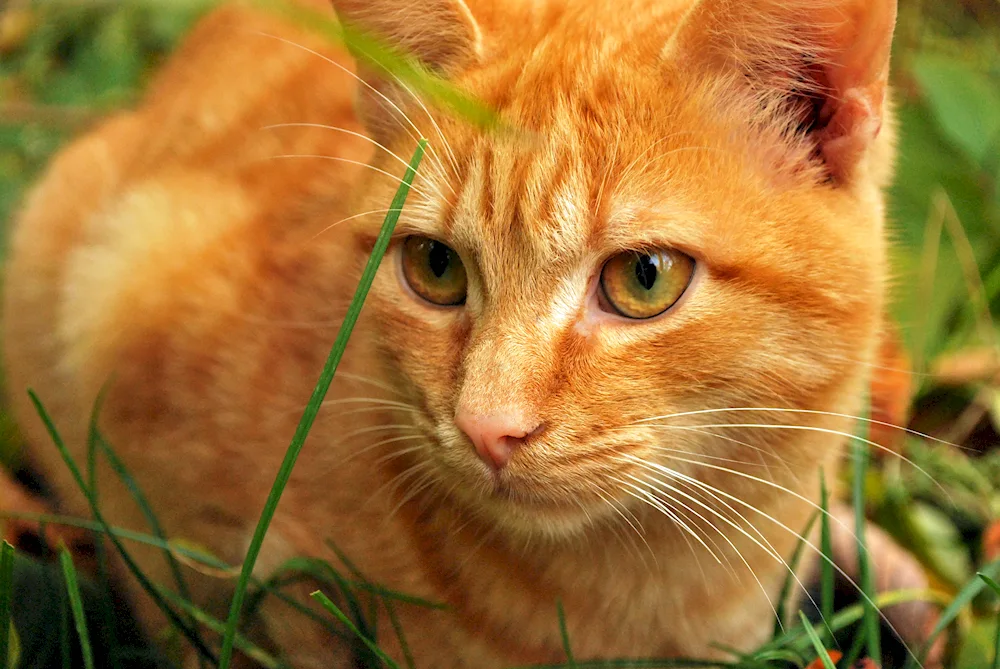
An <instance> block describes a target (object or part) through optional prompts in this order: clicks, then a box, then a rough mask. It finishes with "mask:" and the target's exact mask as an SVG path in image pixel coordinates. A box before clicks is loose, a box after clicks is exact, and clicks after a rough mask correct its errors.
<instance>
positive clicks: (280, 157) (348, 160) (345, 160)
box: [271, 153, 430, 199]
mask: <svg viewBox="0 0 1000 669" xmlns="http://www.w3.org/2000/svg"><path fill="white" fill-rule="evenodd" d="M271 158H273V159H274V160H283V159H288V158H305V159H315V160H332V161H333V162H336V163H347V164H348V165H357V166H358V167H364V168H366V169H369V170H371V171H373V172H377V173H379V174H381V175H383V176H387V177H389V178H390V179H392V180H393V181H395V182H397V183H406V182H404V181H403V180H402V179H400V178H399V177H397V176H396V175H395V174H390V173H389V172H386V171H385V170H383V169H380V168H378V167H375V166H374V165H370V164H368V163H366V162H364V161H363V160H354V159H352V158H341V157H340V156H326V155H323V154H319V153H283V154H280V155H277V156H271ZM409 188H410V190H412V191H413V192H414V193H417V194H419V195H422V196H424V197H425V198H428V199H430V197H429V196H428V195H427V193H426V192H424V191H423V190H421V189H420V188H417V187H416V186H415V185H413V184H410V185H409Z"/></svg>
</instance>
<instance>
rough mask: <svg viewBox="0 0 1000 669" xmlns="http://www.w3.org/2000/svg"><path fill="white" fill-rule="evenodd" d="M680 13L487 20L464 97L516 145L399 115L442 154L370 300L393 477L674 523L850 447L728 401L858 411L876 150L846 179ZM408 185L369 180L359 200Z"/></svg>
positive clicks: (472, 500) (563, 510)
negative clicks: (683, 514) (395, 402)
mask: <svg viewBox="0 0 1000 669" xmlns="http://www.w3.org/2000/svg"><path fill="white" fill-rule="evenodd" d="M671 17H672V18H671ZM712 18H713V17H702V18H701V19H700V20H703V21H709V20H711V19H712ZM677 20H678V17H677V16H676V11H673V12H672V10H671V11H663V12H659V13H656V15H655V16H654V12H652V10H650V12H649V15H648V16H646V18H645V19H641V18H639V17H636V18H634V19H633V20H631V21H626V20H623V19H622V18H621V17H618V18H616V19H615V20H605V21H603V22H602V14H601V11H600V10H599V9H595V10H591V11H573V12H570V11H567V12H565V13H563V14H559V13H558V12H557V13H556V15H554V17H552V16H549V17H546V18H545V20H544V25H543V26H542V27H539V26H537V25H535V27H534V28H525V29H524V30H522V31H510V30H509V29H507V31H506V32H505V31H504V30H494V31H493V32H491V31H490V29H489V27H488V26H487V27H484V28H482V30H483V33H482V39H483V40H484V43H485V44H487V45H489V47H488V48H487V49H485V51H484V53H486V54H487V55H485V56H483V57H482V58H480V59H479V60H477V61H475V62H474V63H472V64H466V65H465V66H464V67H462V68H460V69H459V71H458V72H457V73H456V74H455V75H454V80H455V81H456V82H457V83H458V84H459V85H462V86H464V87H465V88H467V89H468V90H469V91H471V92H472V93H473V94H475V95H477V96H479V97H481V98H482V99H483V100H485V101H486V102H487V103H490V104H492V105H494V106H495V108H496V109H497V110H498V111H499V112H500V114H501V117H502V118H503V120H504V122H505V123H506V124H508V125H509V126H511V127H513V128H514V129H515V130H514V131H513V132H505V133H495V132H489V131H480V130H476V129H475V128H471V127H469V126H468V125H465V124H463V123H461V122H459V121H455V120H453V119H451V118H449V117H448V116H446V115H444V114H437V113H435V114H434V123H431V122H430V121H429V117H428V115H427V114H426V113H425V112H424V111H423V110H421V108H420V107H418V106H417V105H416V104H414V103H413V101H412V99H410V100H408V101H407V99H406V98H403V97H401V98H398V99H399V100H400V101H401V102H402V101H407V104H406V105H401V106H402V108H403V109H404V110H405V111H406V112H407V114H408V115H409V116H410V117H411V118H412V119H413V120H414V123H415V124H417V125H418V126H420V129H421V130H422V132H424V133H425V134H426V136H427V137H428V138H429V139H430V141H431V144H432V146H433V148H434V151H433V153H431V154H429V155H428V157H427V158H426V159H425V162H424V165H423V167H422V168H421V171H420V173H419V175H418V178H417V181H416V187H415V189H414V192H413V193H411V195H410V200H409V202H408V203H407V206H406V208H405V209H404V212H403V214H402V218H401V219H400V222H399V225H398V229H397V235H396V241H395V243H394V244H393V246H392V247H391V249H390V252H389V254H388V255H387V257H386V260H385V262H384V265H383V267H382V270H381V271H380V273H379V277H378V279H377V282H376V285H375V289H374V292H373V294H372V296H371V297H370V298H369V300H370V301H369V305H368V306H367V307H366V308H367V309H371V310H372V311H373V312H374V314H373V315H374V317H375V319H376V322H377V324H378V328H379V346H380V348H381V349H382V350H383V352H384V353H385V354H386V355H385V356H384V357H385V359H386V360H387V363H386V364H387V366H388V370H389V373H390V374H391V376H392V378H393V382H394V383H395V384H397V385H398V387H399V388H400V390H401V391H402V392H403V393H404V394H405V395H406V397H407V401H408V402H409V403H411V404H412V405H413V406H414V407H416V409H417V411H416V412H415V413H414V414H412V416H411V418H412V421H413V424H414V425H415V426H416V427H417V428H419V430H420V432H421V434H422V435H423V437H424V439H423V440H421V442H420V445H419V447H417V448H413V446H412V443H413V442H402V443H405V444H407V445H408V447H407V453H406V455H405V458H404V462H405V463H406V464H405V468H415V469H416V470H418V471H419V474H420V475H419V476H415V477H413V480H424V479H426V480H428V481H433V484H432V485H436V486H439V487H440V489H441V490H442V491H447V492H448V493H449V494H451V495H453V496H454V497H455V498H456V499H458V500H460V501H461V503H463V504H465V505H467V506H468V507H469V508H470V509H472V510H474V511H475V512H477V513H479V514H480V515H482V516H484V517H486V518H487V519H489V520H490V521H492V522H495V523H497V524H500V525H502V526H504V527H508V528H511V529H514V530H518V531H527V532H533V533H534V532H537V533H543V534H548V535H562V534H566V533H572V532H574V531H577V530H579V529H580V528H583V527H586V526H587V525H589V524H592V523H598V522H603V521H604V520H605V519H610V518H615V519H617V520H619V521H626V522H627V519H628V518H630V517H631V518H635V515H634V514H640V513H641V511H640V509H646V510H649V509H651V508H653V509H656V510H657V511H658V512H662V513H663V514H666V515H667V516H668V517H669V516H670V513H668V511H669V512H674V511H673V510H672V509H674V506H673V505H672V504H671V502H670V500H671V498H673V499H674V500H675V501H679V502H683V501H684V500H683V499H681V496H686V495H695V496H698V495H704V494H706V493H705V490H706V489H705V488H701V489H700V492H699V488H698V486H700V485H702V484H700V483H697V482H698V481H702V482H706V483H704V485H712V486H715V487H721V489H722V490H723V491H726V490H728V491H730V492H731V493H733V494H736V495H745V494H746V491H744V492H742V493H741V492H739V491H738V490H737V488H740V485H741V484H743V483H746V480H747V477H749V476H752V477H764V478H768V479H773V480H774V481H776V482H778V483H779V484H780V485H792V482H793V481H796V480H797V479H798V476H799V474H801V473H802V472H803V471H805V470H806V469H809V468H811V469H813V470H814V469H815V468H816V465H817V463H819V462H829V461H830V460H831V454H832V453H835V452H836V450H837V449H838V448H839V443H840V442H841V441H842V439H841V438H840V437H839V436H837V435H834V434H830V433H829V432H821V431H817V430H816V428H818V429H819V430H829V431H837V430H844V429H850V428H849V423H847V422H846V421H845V420H843V419H839V418H830V417H819V416H816V415H813V414H807V413H788V412H770V413H765V412H739V411H735V412H733V411H714V410H718V409H726V408H732V407H737V408H743V407H773V408H793V409H800V410H808V411H813V410H816V411H832V412H847V413H850V412H853V411H856V410H857V406H858V403H859V399H858V392H859V389H860V388H861V384H862V381H863V375H864V372H865V369H864V361H867V360H869V358H870V354H871V349H872V346H873V342H874V338H875V335H876V330H877V327H878V317H879V314H880V311H881V307H882V290H883V286H882V283H883V271H884V270H883V263H884V260H883V248H882V211H881V199H880V195H879V187H880V186H881V183H880V179H881V176H880V174H881V172H882V171H884V167H883V165H882V163H883V162H885V160H883V158H881V157H879V156H878V155H874V154H875V153H876V150H875V149H876V148H877V147H874V145H875V144H877V143H878V141H881V140H875V137H874V136H872V137H870V138H868V139H869V141H870V142H871V143H872V144H873V146H871V147H869V146H866V147H864V150H863V153H862V156H861V158H860V159H858V161H857V162H856V163H853V164H851V165H848V166H846V167H845V166H844V165H840V164H838V163H836V161H835V159H833V158H830V157H829V155H827V154H825V153H824V151H825V149H826V148H827V146H826V145H825V144H824V141H825V139H824V138H823V137H822V136H820V135H819V132H820V131H818V130H816V128H815V127H807V126H810V124H813V125H815V124H816V123H821V122H822V120H820V121H817V120H816V119H813V118H812V117H811V116H809V115H810V114H812V113H813V111H812V108H811V107H809V108H808V109H807V108H806V107H805V106H802V105H798V106H797V105H795V104H794V100H793V101H792V103H789V104H784V103H783V104H774V100H771V99H769V98H767V96H765V95H762V94H761V92H760V90H753V89H751V88H749V87H747V88H742V87H741V86H742V84H741V83H740V82H738V81H737V82H736V83H734V81H733V79H732V77H727V76H726V75H725V73H724V72H723V73H720V74H718V75H717V76H715V77H714V78H713V77H712V76H708V75H707V74H706V73H707V72H716V70H715V69H706V68H703V67H701V66H696V65H695V64H694V63H693V61H692V59H691V57H690V56H691V54H690V53H689V52H688V51H686V49H689V48H691V47H687V46H685V45H684V44H683V39H681V37H678V36H675V35H674V29H675V25H676V23H677ZM696 20H698V19H697V17H695V18H691V17H689V18H688V23H687V24H685V25H684V27H682V28H681V30H682V31H685V30H687V31H694V30H696V29H702V28H704V27H702V28H698V27H692V26H691V25H690V24H691V22H692V21H696ZM643 21H645V23H644V22H643ZM529 23H530V22H529ZM532 25H534V24H532ZM626 30H628V31H631V34H630V35H628V36H627V38H626V36H624V35H622V34H620V33H622V32H624V31H626ZM616 31H617V32H616ZM681 35H683V32H682V33H681ZM490 40H493V42H490ZM504 40H507V41H504ZM489 54H494V55H493V56H490V55H489ZM496 54H503V56H502V57H500V56H498V55H496ZM714 67H715V66H714V65H713V66H712V68H714ZM786 93H787V92H786ZM779 97H780V96H779ZM788 99H792V98H791V97H789V96H788V95H786V102H787V100H788ZM795 99H797V98H795ZM810 103H811V101H810ZM879 104H881V99H879ZM835 111H836V110H834V113H835ZM817 116H819V114H817ZM879 117H880V118H881V116H879ZM388 139H389V140H391V143H390V148H392V149H393V150H394V151H395V152H396V153H398V154H399V155H400V156H401V157H403V158H404V159H405V158H406V157H408V156H409V154H410V153H411V152H412V149H413V146H414V142H413V140H412V138H410V137H408V136H407V135H406V134H405V133H403V132H399V133H396V135H395V136H390V137H389V138H388ZM873 147H874V148H873ZM834 148H836V147H834ZM870 154H871V155H870ZM873 162H878V163H879V164H869V163H873ZM394 165H395V166H394ZM379 166H380V168H382V169H385V170H387V171H392V172H393V173H401V169H399V166H398V163H395V161H394V160H392V159H391V158H390V159H385V160H380V162H379ZM394 187H395V183H394V182H392V181H391V180H390V179H387V178H379V177H374V178H373V179H372V181H371V186H370V192H369V193H368V194H367V196H366V198H365V202H366V204H370V205H371V206H370V207H366V208H370V209H378V208H380V207H385V206H386V203H387V202H388V201H389V199H390V198H391V194H392V191H393V190H394ZM369 227H370V226H369ZM706 410H708V412H706ZM750 424H759V425H785V426H804V427H808V428H809V429H807V430H788V429H780V428H768V429H765V428H763V427H757V428H754V427H750V426H749V425H750ZM720 467H721V468H728V469H733V470H736V471H738V472H741V473H742V474H743V476H742V477H735V476H729V478H726V477H725V476H724V475H723V474H722V473H721V469H718V468H720ZM411 473H412V472H411ZM687 477H691V478H690V479H688V478H687ZM727 481H728V483H727ZM734 481H735V483H734ZM810 492H811V491H810ZM657 507H662V508H657ZM664 509H666V510H664Z"/></svg>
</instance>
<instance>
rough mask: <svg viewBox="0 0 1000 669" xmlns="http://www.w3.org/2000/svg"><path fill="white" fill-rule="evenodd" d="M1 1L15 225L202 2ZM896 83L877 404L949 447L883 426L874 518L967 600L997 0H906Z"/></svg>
mask: <svg viewBox="0 0 1000 669" xmlns="http://www.w3.org/2000/svg"><path fill="white" fill-rule="evenodd" d="M0 2H2V0H0ZM0 7H2V9H0V221H2V222H5V223H6V222H9V221H10V220H11V217H12V215H13V214H14V213H15V212H16V210H17V206H18V203H19V202H20V201H21V199H22V198H23V196H24V193H25V189H26V188H28V187H29V186H30V184H31V182H32V181H33V180H34V179H35V178H37V176H38V175H39V173H40V171H41V170H42V169H43V168H44V166H45V164H46V162H47V161H48V160H49V158H50V157H51V156H52V154H53V153H54V152H55V151H57V150H58V149H59V147H60V146H61V145H62V144H63V143H65V142H66V141H67V140H69V139H70V138H72V137H73V136H74V135H76V134H78V133H80V132H82V131H84V130H86V128H87V127H88V126H90V125H91V124H93V123H94V122H95V120H97V119H100V118H101V117H102V116H103V115H105V114H106V113H108V112H109V111H112V110H114V109H116V108H120V107H123V106H128V105H129V104H131V103H133V102H134V101H135V100H136V99H137V97H138V96H139V94H140V93H141V91H142V89H143V84H144V82H146V81H147V80H148V78H149V76H150V75H151V73H152V72H154V71H155V70H156V67H157V65H158V64H160V63H161V62H162V61H163V59H164V58H165V57H166V56H167V54H169V52H170V50H171V48H172V46H173V45H174V44H175V43H176V41H177V40H178V38H179V37H181V36H182V35H183V34H184V32H185V30H186V29H187V27H188V26H189V25H190V24H191V22H192V21H193V20H195V19H196V17H197V15H198V13H199V11H200V9H199V8H203V7H204V5H203V3H196V4H191V3H189V2H183V1H181V0H169V1H168V0H162V2H142V3H137V2H104V3H100V2H92V1H90V2H84V1H79V2H55V1H52V0H50V1H49V2H41V1H35V2H24V1H18V0H7V3H6V5H3V4H0ZM893 81H894V87H895V105H896V117H897V120H898V124H899V130H900V132H899V136H900V140H899V148H900V151H899V160H898V169H897V172H896V180H895V183H894V185H893V187H892V190H891V198H890V210H889V219H890V221H891V229H892V237H893V242H894V244H893V252H892V255H893V265H894V285H893V303H892V313H893V315H894V317H895V321H896V323H897V324H898V333H897V334H898V336H897V339H898V342H899V345H898V346H888V347H887V349H886V351H885V352H884V353H885V361H884V362H883V365H884V369H882V370H879V371H877V374H876V376H877V383H878V384H879V388H881V391H882V392H884V394H885V396H886V397H890V398H894V401H891V402H888V403H886V404H884V405H876V407H874V410H875V414H874V417H875V418H882V419H885V420H888V421H890V422H903V423H904V424H908V425H909V426H910V427H911V428H913V429H914V430H917V431H920V432H923V433H926V434H929V435H933V436H934V437H936V438H937V439H940V440H943V441H946V442H950V444H951V445H942V444H940V443H936V442H933V441H932V440H930V439H926V438H920V437H916V436H907V435H906V434H905V433H904V432H902V431H900V430H891V429H878V430H876V432H877V434H875V435H873V436H874V437H875V438H876V439H877V440H878V441H880V443H883V444H884V445H885V446H886V447H887V449H889V450H892V451H894V452H896V453H901V454H903V455H905V457H906V458H907V459H908V460H909V461H910V462H907V461H906V460H903V459H901V458H899V457H894V456H892V455H886V454H885V452H883V453H882V455H879V456H876V462H875V466H874V467H873V468H871V470H870V471H869V474H868V479H867V480H866V481H865V488H866V491H867V498H868V502H867V509H866V511H867V513H868V515H869V517H870V518H871V519H872V520H873V521H874V522H876V523H878V524H879V525H880V526H881V527H883V528H884V529H885V530H886V531H887V532H888V533H889V534H890V535H891V536H892V537H894V538H895V539H896V541H897V542H898V543H899V544H900V545H902V546H903V547H905V549H906V550H907V551H909V552H910V553H911V554H912V555H914V556H915V557H916V558H917V559H918V560H919V562H920V564H921V565H922V568H923V569H924V570H925V571H926V573H927V574H928V576H929V578H930V580H931V584H932V587H934V588H935V589H937V590H940V591H941V592H943V593H946V594H948V595H949V596H952V595H954V593H956V592H957V591H958V589H959V588H960V587H961V586H962V585H963V584H964V583H966V582H968V581H969V579H970V578H972V577H973V576H974V574H975V572H976V570H977V569H980V568H982V567H983V565H986V564H987V563H989V562H991V561H994V560H997V559H998V558H1000V521H998V519H1000V448H998V445H1000V436H998V432H1000V345H998V343H1000V327H998V323H1000V0H935V1H934V2H931V1H930V0H923V1H922V2H921V1H919V0H901V4H900V11H899V23H898V28H897V37H896V42H895V50H894V72H893ZM849 224H850V223H849V222H845V225H849ZM6 227H7V226H6V225H5V228H4V229H5V230H6ZM0 252H2V242H0ZM3 317H5V318H16V317H17V315H16V314H4V315H3ZM19 446H20V444H19V437H18V432H17V428H16V426H15V425H14V423H13V422H12V421H11V419H10V418H9V417H8V416H7V415H6V414H5V413H4V412H3V409H2V404H0V463H2V464H3V465H5V466H6V467H7V468H8V469H10V470H11V471H13V472H16V471H17V470H18V468H19ZM917 467H919V469H918V468H917ZM920 470H924V471H925V472H927V473H928V474H930V477H928V476H927V475H925V474H924V473H922V472H921V471H920ZM938 484H940V485H938ZM996 613H997V598H996V597H993V596H989V595H986V594H983V595H981V596H980V597H978V598H977V599H975V600H974V601H973V606H972V607H971V609H970V611H968V612H966V613H964V614H963V615H962V616H961V617H960V618H959V619H958V624H957V626H956V627H955V629H954V632H953V633H952V634H951V635H950V636H949V643H948V648H947V652H946V658H947V666H949V667H954V668H955V669H979V668H983V669H986V668H987V667H991V666H992V667H995V666H997V665H995V664H993V652H994V651H993V645H994V638H995V637H994V634H995V626H996V619H997V618H996Z"/></svg>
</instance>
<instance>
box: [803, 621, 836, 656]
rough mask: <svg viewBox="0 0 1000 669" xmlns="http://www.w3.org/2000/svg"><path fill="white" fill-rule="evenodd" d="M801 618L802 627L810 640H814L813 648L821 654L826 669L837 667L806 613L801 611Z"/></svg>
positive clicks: (817, 653)
mask: <svg viewBox="0 0 1000 669" xmlns="http://www.w3.org/2000/svg"><path fill="white" fill-rule="evenodd" d="M799 619H801V620H802V627H803V629H805V631H806V634H807V635H808V636H809V641H811V642H812V645H813V648H815V649H816V655H817V656H819V658H820V660H822V662H823V667H824V669H837V666H836V665H835V664H834V663H833V660H831V659H830V653H828V652H826V647H824V646H823V642H822V641H820V639H819V635H818V634H816V630H815V628H813V626H812V623H810V622H809V620H808V619H807V618H806V614H804V613H802V612H801V611H799Z"/></svg>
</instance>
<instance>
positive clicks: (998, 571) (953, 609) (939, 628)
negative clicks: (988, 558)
mask: <svg viewBox="0 0 1000 669" xmlns="http://www.w3.org/2000/svg"><path fill="white" fill-rule="evenodd" d="M982 575H986V576H987V577H988V578H992V579H994V580H995V579H996V578H998V577H1000V560H994V561H993V562H991V563H989V564H988V565H986V566H985V567H983V568H982V569H980V570H979V574H978V575H976V576H975V577H973V578H971V579H969V581H968V582H966V584H965V585H964V586H962V589H961V590H959V591H958V594H957V595H955V598H954V599H953V600H951V603H950V604H948V606H946V607H945V609H944V611H942V612H941V616H940V617H939V618H938V621H937V624H935V625H934V628H933V629H932V630H931V632H930V634H928V635H927V640H926V641H924V645H923V646H922V648H921V652H920V654H919V655H918V657H913V656H912V655H911V656H910V657H909V658H908V659H907V661H906V665H905V669H914V668H915V667H918V666H922V664H923V661H924V659H925V657H926V655H927V651H928V650H930V648H931V646H932V645H933V643H934V642H935V641H936V640H937V638H938V636H940V635H941V632H943V631H944V630H946V629H947V628H948V626H949V625H951V624H952V623H953V622H955V619H956V618H958V616H959V614H960V613H961V612H962V610H963V609H964V608H965V607H966V606H968V605H969V603H970V602H972V600H973V599H975V598H976V596H977V595H979V593H980V592H982V591H983V588H985V587H987V583H986V581H985V580H983V577H982Z"/></svg>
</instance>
